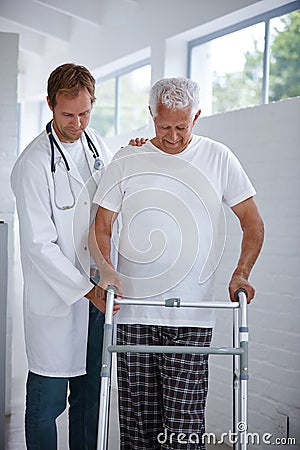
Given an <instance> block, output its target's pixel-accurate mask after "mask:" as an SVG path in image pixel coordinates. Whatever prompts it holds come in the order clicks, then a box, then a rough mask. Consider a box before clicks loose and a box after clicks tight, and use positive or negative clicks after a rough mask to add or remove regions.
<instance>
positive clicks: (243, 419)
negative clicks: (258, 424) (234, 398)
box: [238, 292, 249, 450]
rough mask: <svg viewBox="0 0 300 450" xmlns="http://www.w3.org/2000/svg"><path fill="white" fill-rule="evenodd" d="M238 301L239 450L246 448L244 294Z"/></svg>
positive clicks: (246, 390) (245, 314)
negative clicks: (239, 351) (239, 350)
mask: <svg viewBox="0 0 300 450" xmlns="http://www.w3.org/2000/svg"><path fill="white" fill-rule="evenodd" d="M239 301H240V319H241V320H240V328H239V337H240V347H241V348H242V349H243V353H242V354H241V359H240V422H239V430H238V431H239V436H240V448H241V450H247V448H248V438H247V436H248V379H249V373H248V320H247V297H246V294H245V293H244V292H240V294H239Z"/></svg>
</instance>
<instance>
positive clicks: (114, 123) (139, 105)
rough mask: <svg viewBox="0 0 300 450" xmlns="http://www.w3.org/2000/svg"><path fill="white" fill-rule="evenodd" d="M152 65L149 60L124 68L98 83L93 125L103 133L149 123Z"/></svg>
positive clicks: (108, 134) (116, 132) (110, 134)
mask: <svg viewBox="0 0 300 450" xmlns="http://www.w3.org/2000/svg"><path fill="white" fill-rule="evenodd" d="M150 83H151V66H150V64H149V63H148V61H146V62H145V61H144V62H143V63H140V64H139V65H138V66H131V67H130V68H127V69H124V70H122V71H120V72H118V73H117V74H115V75H114V76H111V77H110V78H108V79H103V80H99V81H98V82H97V84H96V97H97V100H96V103H95V105H94V107H93V111H92V115H91V126H92V127H94V128H95V129H96V130H98V131H99V133H100V134H101V136H103V137H108V136H112V135H114V134H121V133H128V132H131V131H133V130H138V129H140V128H143V127H145V126H146V125H147V124H148V120H149V114H148V92H149V89H150Z"/></svg>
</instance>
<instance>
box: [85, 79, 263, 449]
mask: <svg viewBox="0 0 300 450" xmlns="http://www.w3.org/2000/svg"><path fill="white" fill-rule="evenodd" d="M149 110H150V114H151V116H152V119H153V121H154V126H155V136H154V138H152V139H150V140H149V141H148V142H146V144H145V145H144V146H143V147H142V149H141V150H140V149H139V150H137V149H136V148H135V147H133V146H127V147H125V148H123V149H121V150H120V151H119V152H117V154H116V155H115V157H114V159H113V161H112V163H111V164H110V166H109V167H108V170H107V172H106V173H105V175H104V177H103V178H102V180H101V183H100V185H99V188H98V190H97V193H96V196H95V198H94V202H95V203H97V204H98V205H100V206H99V208H98V212H97V215H96V219H95V225H94V228H93V229H92V230H91V233H90V246H91V252H92V255H93V257H94V259H95V261H96V263H97V265H98V267H99V269H100V274H101V286H102V287H103V288H105V287H107V285H109V284H114V285H116V286H117V288H118V291H119V294H120V295H126V296H129V297H135V298H147V299H150V300H151V299H153V300H155V299H166V298H169V297H180V298H182V299H184V300H188V301H189V302H194V303H195V306H196V304H197V302H199V301H210V300H213V299H214V272H215V269H216V267H217V265H218V262H219V261H220V258H221V256H222V250H223V246H224V241H225V226H224V214H223V209H222V203H225V204H227V205H228V206H229V207H230V208H231V209H232V211H233V213H234V214H235V215H236V216H237V217H238V219H239V221H240V224H241V228H242V232H243V239H242V246H241V253H240V256H239V259H238V263H237V267H236V268H235V270H234V271H233V275H232V278H231V280H230V283H229V292H230V298H231V300H232V301H234V292H235V291H236V290H237V289H238V288H243V289H245V290H246V291H247V298H248V302H250V301H251V300H252V299H253V297H254V293H255V291H254V288H253V287H252V286H251V284H250V283H249V281H248V277H249V275H250V271H251V269H252V267H253V265H254V263H255V261H256V259H257V257H258V255H259V252H260V250H261V246H262V242H263V235H264V231H263V222H262V219H261V217H260V214H259V212H258V208H257V206H256V204H255V201H254V199H253V196H254V195H255V190H254V188H253V186H252V184H251V182H250V180H249V178H248V177H247V175H246V174H245V172H244V170H243V168H242V167H241V165H240V163H239V161H238V160H237V158H236V157H235V156H234V155H233V153H232V152H231V151H230V150H229V149H228V148H227V147H226V146H225V145H223V144H220V143H218V142H216V141H213V140H211V139H208V138H206V137H202V136H197V135H194V134H192V131H193V127H194V125H195V123H196V121H197V119H198V118H199V116H200V113H201V110H200V108H199V88H198V86H197V84H196V83H194V82H193V81H191V80H188V79H185V78H170V79H162V80H160V81H158V82H157V83H156V84H154V86H153V87H152V88H151V91H150V97H149ZM116 217H118V218H119V219H120V220H118V224H119V227H120V233H119V234H120V237H119V243H118V249H119V259H118V267H117V271H115V270H114V268H113V266H112V263H111V261H110V253H111V249H112V242H113V240H111V236H112V228H113V224H114V221H115V219H116ZM99 250H100V251H99ZM116 322H117V341H118V344H129V345H134V344H145V345H199V344H200V345H202V346H209V345H210V342H211V337H212V329H213V326H214V313H213V311H212V310H210V309H207V310H203V309H197V308H196V307H195V308H188V309H187V310H186V311H183V310H182V309H178V308H164V307H153V306H142V305H140V306H129V305H128V306H127V305H126V306H125V305H123V306H122V307H121V309H120V311H119V312H118V314H117V315H116ZM207 381H208V360H207V355H191V354H190V355H182V354H169V355H167V354H135V353H125V354H118V386H119V411H120V434H121V448H122V449H124V450H125V449H126V450H129V449H137V450H142V449H149V448H151V449H160V448H167V449H177V450H178V449H181V448H184V449H195V448H197V449H199V448H201V449H204V448H205V446H204V443H202V438H201V436H202V435H203V433H204V430H205V403H206V396H207ZM183 436H184V437H185V439H182V437H183ZM189 436H193V437H194V438H193V439H189ZM195 436H197V439H195ZM162 437H163V438H162Z"/></svg>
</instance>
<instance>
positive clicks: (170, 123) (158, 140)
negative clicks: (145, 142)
mask: <svg viewBox="0 0 300 450" xmlns="http://www.w3.org/2000/svg"><path fill="white" fill-rule="evenodd" d="M200 113H201V111H198V112H197V114H196V115H195V116H194V117H192V115H191V108H184V109H169V108H166V106H164V105H162V104H161V103H159V104H158V105H157V110H156V116H155V117H153V121H154V125H155V134H156V136H155V138H153V139H152V140H151V142H152V143H153V145H155V146H156V147H158V148H159V149H160V150H162V151H164V152H166V153H173V154H176V153H181V152H183V150H185V149H186V147H187V146H188V144H189V143H190V141H191V136H192V130H193V127H194V125H195V123H196V120H197V119H198V117H199V115H200Z"/></svg>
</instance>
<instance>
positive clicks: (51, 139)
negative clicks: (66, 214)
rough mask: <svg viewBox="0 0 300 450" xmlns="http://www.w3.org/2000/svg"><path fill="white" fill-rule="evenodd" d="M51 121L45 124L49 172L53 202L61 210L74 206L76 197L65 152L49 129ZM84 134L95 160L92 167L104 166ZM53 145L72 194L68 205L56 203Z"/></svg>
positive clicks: (100, 167)
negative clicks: (64, 169) (48, 148)
mask: <svg viewBox="0 0 300 450" xmlns="http://www.w3.org/2000/svg"><path fill="white" fill-rule="evenodd" d="M51 122H52V121H50V122H49V123H47V125H46V132H47V135H48V138H49V142H50V147H51V173H52V178H53V186H54V203H55V206H56V207H57V208H58V209H61V210H66V209H72V208H74V206H75V202H76V197H75V194H74V190H73V186H72V181H71V177H70V170H71V169H70V166H69V163H68V161H67V158H66V156H65V154H64V152H63V150H62V149H61V146H60V145H59V144H58V142H57V140H56V139H55V137H54V136H53V133H52V129H51ZM84 136H85V138H86V141H87V144H88V147H89V150H90V151H91V153H92V155H93V157H94V160H95V161H94V169H96V170H100V169H102V167H103V166H104V163H103V161H102V160H101V158H100V156H99V152H98V150H97V148H96V146H95V144H94V143H93V141H92V140H91V138H90V137H89V135H88V134H87V132H86V131H84ZM54 146H55V147H56V148H57V150H58V151H59V153H60V155H61V157H62V159H63V161H64V164H65V167H66V169H67V176H68V182H69V189H70V192H71V195H72V202H71V204H70V205H65V206H63V205H59V204H58V203H57V200H56V198H57V197H56V184H55V171H56V167H55V162H54Z"/></svg>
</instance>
